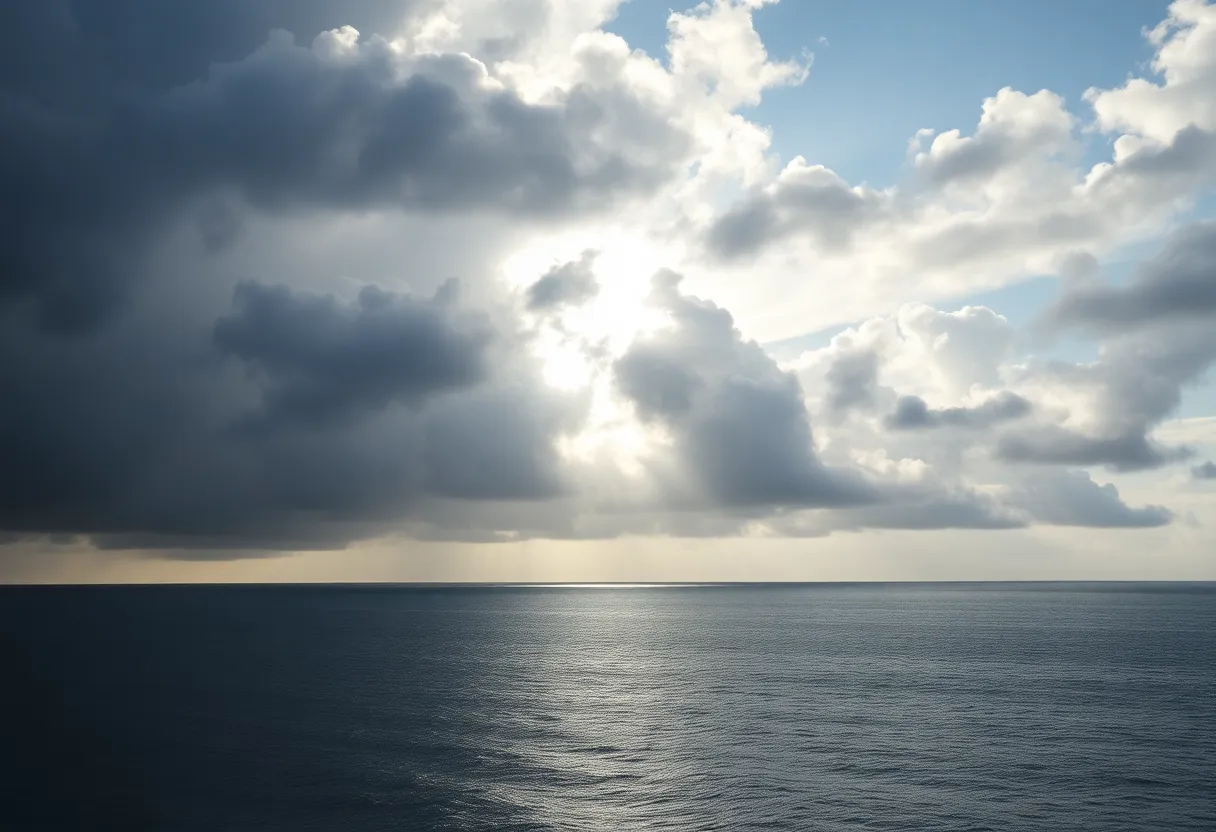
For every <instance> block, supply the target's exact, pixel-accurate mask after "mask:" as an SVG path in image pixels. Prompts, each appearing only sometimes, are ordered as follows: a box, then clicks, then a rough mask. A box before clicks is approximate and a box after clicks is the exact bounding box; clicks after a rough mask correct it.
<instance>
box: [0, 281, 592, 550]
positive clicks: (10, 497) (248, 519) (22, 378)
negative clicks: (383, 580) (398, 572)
mask: <svg viewBox="0 0 1216 832" xmlns="http://www.w3.org/2000/svg"><path fill="white" fill-rule="evenodd" d="M236 304H237V305H236V307H235V308H234V309H233V311H232V312H231V313H230V314H229V315H228V316H226V317H225V318H224V319H223V322H222V323H221V325H219V326H218V327H216V325H215V323H214V319H213V320H212V322H211V323H207V322H206V321H205V320H204V321H198V320H196V319H195V318H194V317H192V316H195V315H197V314H198V313H197V312H196V311H195V310H193V309H192V308H190V307H189V306H178V307H175V308H166V309H164V310H163V319H158V318H147V319H144V318H131V319H126V318H124V319H123V320H121V321H116V322H114V324H112V325H111V326H109V327H107V328H106V329H105V330H104V331H101V332H97V333H93V334H90V335H88V336H86V337H85V338H84V342H85V343H83V344H81V341H80V340H79V339H72V340H64V339H62V338H60V337H58V336H56V335H53V334H50V333H46V332H44V331H40V330H39V329H38V328H37V327H35V326H33V325H32V323H31V322H30V321H29V320H21V319H20V318H15V317H14V316H13V315H11V314H10V315H9V316H8V321H9V323H10V324H11V325H8V326H5V327H2V328H0V386H2V387H3V389H4V390H5V391H6V393H7V394H9V395H10V396H11V401H8V402H7V403H6V406H5V408H3V410H2V411H0V458H3V459H4V460H5V464H4V465H3V466H0V529H4V530H7V531H9V532H13V533H20V534H46V533H61V534H80V535H88V536H89V537H91V538H92V539H93V540H94V541H95V542H97V543H98V544H100V545H103V546H108V547H122V546H151V547H157V548H170V549H180V550H210V551H212V552H214V553H217V556H218V555H219V554H223V553H225V552H226V553H228V556H232V557H243V556H245V553H247V552H248V551H250V550H269V549H284V548H286V549H291V548H330V547H341V546H343V545H345V544H346V543H348V542H350V541H351V540H357V539H362V538H366V537H371V536H376V535H380V534H384V533H386V532H392V531H395V530H399V529H402V528H403V527H406V526H408V524H410V523H412V522H417V520H418V515H419V512H422V511H424V510H425V508H426V506H427V505H428V504H429V503H430V502H431V501H433V500H435V499H454V500H472V501H484V500H490V499H503V500H516V501H519V500H541V499H544V498H546V497H549V496H552V495H555V494H560V493H564V491H565V490H566V488H567V484H566V483H565V482H564V480H563V478H562V476H561V472H560V458H559V457H558V454H557V451H556V449H555V447H554V440H555V439H556V437H557V435H559V434H560V433H564V432H568V431H573V430H577V428H578V425H579V424H580V423H581V419H582V418H583V417H584V415H585V412H586V403H585V402H584V401H582V400H580V399H577V398H572V397H570V396H563V395H560V394H557V393H552V392H550V391H548V390H546V388H545V386H544V384H543V382H542V381H541V380H540V379H539V377H538V371H537V369H536V368H535V367H534V366H533V365H532V363H531V359H530V358H528V357H527V355H526V352H525V351H524V344H523V342H522V341H520V339H519V338H518V337H516V336H515V335H513V334H512V333H511V332H510V331H509V330H506V329H504V327H505V326H506V325H507V324H509V322H498V321H493V322H492V321H490V320H489V319H486V318H485V316H483V315H481V314H480V313H477V314H473V313H467V312H465V311H463V310H461V309H460V308H456V301H455V300H453V299H452V298H451V297H450V293H447V292H441V293H440V296H439V297H437V298H431V299H411V298H408V297H405V296H400V295H394V294H390V293H385V292H382V291H379V290H369V291H367V292H365V293H363V295H362V296H361V298H360V300H359V301H356V302H353V303H343V302H340V301H337V300H335V299H332V298H325V297H322V296H315V295H308V294H305V293H299V292H289V291H287V290H282V289H271V288H267V287H264V286H256V285H255V286H247V287H245V288H244V289H242V290H240V291H239V292H238V297H237V299H236ZM466 315H471V318H466V317H465V316H466ZM491 324H493V327H494V336H493V340H492V342H487V341H486V340H485V335H484V328H485V327H486V326H489V325H491ZM491 343H492V345H493V349H492V350H490V351H487V348H488V345H489V344H491ZM82 346H83V347H84V349H81V347H82ZM221 347H222V348H223V349H230V350H232V351H233V352H232V353H224V352H223V351H222V350H221ZM237 355H243V356H244V358H243V359H240V360H233V359H234V356H237ZM26 356H35V357H36V360H25V357H26ZM223 358H227V359H228V360H226V361H225V360H221V359H223ZM246 359H247V360H246ZM247 367H248V368H252V369H253V370H254V372H252V373H250V372H246V371H245V370H246V368H247ZM250 414H255V415H256V418H255V419H254V420H253V422H252V423H251V422H250V421H249V417H250ZM249 426H252V427H254V428H256V429H234V428H247V427H249Z"/></svg>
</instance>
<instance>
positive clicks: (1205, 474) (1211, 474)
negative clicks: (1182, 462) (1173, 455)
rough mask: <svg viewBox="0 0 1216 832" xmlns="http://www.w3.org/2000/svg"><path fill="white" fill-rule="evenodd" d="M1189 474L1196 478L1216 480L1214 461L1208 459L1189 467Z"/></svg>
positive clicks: (1215, 464)
mask: <svg viewBox="0 0 1216 832" xmlns="http://www.w3.org/2000/svg"><path fill="white" fill-rule="evenodd" d="M1191 476H1193V477H1194V478H1195V479H1197V480H1216V462H1212V461H1211V460H1210V459H1209V460H1208V461H1207V462H1204V463H1202V464H1201V465H1196V466H1195V467H1193V468H1192V469H1191Z"/></svg>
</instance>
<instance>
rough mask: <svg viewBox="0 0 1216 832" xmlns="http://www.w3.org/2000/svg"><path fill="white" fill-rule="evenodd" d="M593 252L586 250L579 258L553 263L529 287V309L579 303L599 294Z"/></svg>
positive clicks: (538, 309)
mask: <svg viewBox="0 0 1216 832" xmlns="http://www.w3.org/2000/svg"><path fill="white" fill-rule="evenodd" d="M595 257H596V252H592V251H589V252H585V253H584V254H583V256H582V257H580V258H579V259H578V260H572V261H571V262H569V263H564V264H562V265H560V266H555V267H553V268H552V269H550V270H549V271H548V272H546V273H545V275H544V276H543V277H541V278H540V279H539V280H537V281H536V282H535V283H533V284H532V285H531V286H529V287H528V292H527V303H528V308H529V309H531V310H533V311H540V310H545V309H552V308H555V307H561V306H578V305H581V304H583V303H586V302H587V301H589V300H591V299H592V298H594V297H595V296H596V294H598V293H599V288H600V287H599V283H597V282H596V279H595V272H594V270H593V267H594V265H595Z"/></svg>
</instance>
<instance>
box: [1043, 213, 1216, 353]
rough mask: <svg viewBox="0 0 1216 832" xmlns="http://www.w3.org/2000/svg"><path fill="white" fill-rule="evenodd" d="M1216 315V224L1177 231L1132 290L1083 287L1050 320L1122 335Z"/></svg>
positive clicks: (1063, 298) (1062, 299) (1061, 303)
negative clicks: (1151, 326)
mask: <svg viewBox="0 0 1216 832" xmlns="http://www.w3.org/2000/svg"><path fill="white" fill-rule="evenodd" d="M1213 314H1216V222H1213V221H1210V220H1209V221H1206V222H1198V223H1193V224H1191V225H1189V226H1186V227H1185V228H1182V229H1180V230H1178V231H1175V232H1174V233H1173V234H1172V235H1171V236H1170V239H1169V241H1168V242H1167V243H1166V246H1165V248H1164V250H1162V252H1161V253H1160V254H1158V255H1157V256H1155V257H1153V258H1152V259H1151V260H1149V261H1148V262H1147V263H1145V264H1144V265H1143V266H1142V267H1141V268H1140V269H1139V270H1138V271H1137V274H1136V277H1135V279H1134V280H1133V281H1132V282H1131V284H1130V285H1128V286H1125V287H1119V286H1110V285H1103V284H1096V285H1095V284H1093V283H1089V284H1083V285H1079V286H1076V287H1074V288H1073V289H1072V290H1071V291H1067V292H1065V293H1064V294H1063V295H1062V296H1061V297H1060V299H1059V300H1058V301H1057V302H1056V304H1055V306H1054V307H1053V309H1052V310H1051V311H1050V312H1049V314H1048V319H1049V320H1050V321H1051V322H1053V323H1055V324H1057V325H1081V326H1086V327H1091V328H1095V329H1099V330H1103V331H1111V332H1119V331H1121V330H1125V329H1127V328H1130V327H1137V326H1144V325H1147V324H1153V323H1158V322H1161V323H1167V322H1169V321H1172V320H1174V321H1186V320H1195V319H1197V318H1198V319H1201V318H1205V317H1211V316H1212V315H1213Z"/></svg>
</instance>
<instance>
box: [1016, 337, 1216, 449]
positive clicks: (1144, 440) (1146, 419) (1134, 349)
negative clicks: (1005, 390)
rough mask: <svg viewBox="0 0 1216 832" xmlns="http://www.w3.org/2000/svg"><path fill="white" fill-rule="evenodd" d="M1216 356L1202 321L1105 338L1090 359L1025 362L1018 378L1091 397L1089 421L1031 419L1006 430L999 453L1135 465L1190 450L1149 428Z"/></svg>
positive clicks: (1167, 412) (1214, 343)
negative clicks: (1164, 441)
mask: <svg viewBox="0 0 1216 832" xmlns="http://www.w3.org/2000/svg"><path fill="white" fill-rule="evenodd" d="M1213 361H1216V329H1213V327H1212V326H1211V325H1210V324H1209V323H1208V322H1206V321H1197V322H1177V323H1174V324H1173V325H1170V326H1159V327H1146V328H1143V329H1141V330H1138V331H1135V332H1133V333H1131V334H1128V335H1122V336H1119V337H1115V338H1112V339H1110V340H1108V341H1107V342H1106V343H1105V344H1104V345H1103V347H1102V350H1101V353H1100V356H1099V358H1098V360H1097V361H1094V362H1089V363H1084V364H1065V363H1060V362H1055V363H1050V364H1047V365H1042V366H1035V365H1031V366H1029V367H1027V368H1025V369H1024V370H1023V372H1022V378H1023V380H1026V381H1030V382H1036V381H1043V380H1048V381H1050V382H1052V383H1054V384H1059V385H1062V386H1066V387H1070V388H1074V389H1076V390H1079V391H1084V392H1088V393H1090V394H1091V395H1092V407H1093V410H1094V418H1093V423H1092V424H1091V425H1090V426H1088V427H1087V428H1085V429H1080V428H1067V427H1062V426H1058V425H1030V426H1027V427H1024V428H1022V427H1019V428H1015V429H1011V430H1010V431H1009V432H1007V433H1006V434H1005V435H1004V436H1003V437H1002V438H1001V440H1000V442H999V444H998V455H999V456H1000V457H1002V458H1004V459H1006V460H1009V461H1015V462H1033V463H1040V464H1057V465H1059V464H1062V465H1105V466H1107V467H1109V468H1111V469H1113V470H1116V471H1138V470H1144V469H1148V468H1155V467H1159V466H1161V465H1165V464H1168V463H1171V462H1176V461H1179V460H1182V459H1185V458H1187V457H1188V456H1190V451H1189V450H1188V449H1186V448H1169V447H1165V446H1163V445H1161V444H1160V443H1157V442H1155V441H1153V440H1152V439H1150V438H1149V433H1150V432H1151V430H1152V429H1153V427H1155V426H1156V425H1157V424H1159V423H1160V422H1161V421H1162V420H1163V419H1165V418H1166V417H1167V416H1169V415H1170V414H1171V413H1173V412H1174V411H1175V410H1176V409H1177V408H1178V406H1179V404H1180V402H1181V400H1182V391H1183V388H1184V387H1185V386H1186V385H1188V384H1191V383H1193V382H1195V381H1196V380H1198V379H1199V378H1200V377H1201V375H1202V374H1203V372H1204V371H1205V370H1206V369H1207V368H1208V367H1209V366H1211V364H1212V363H1213Z"/></svg>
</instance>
